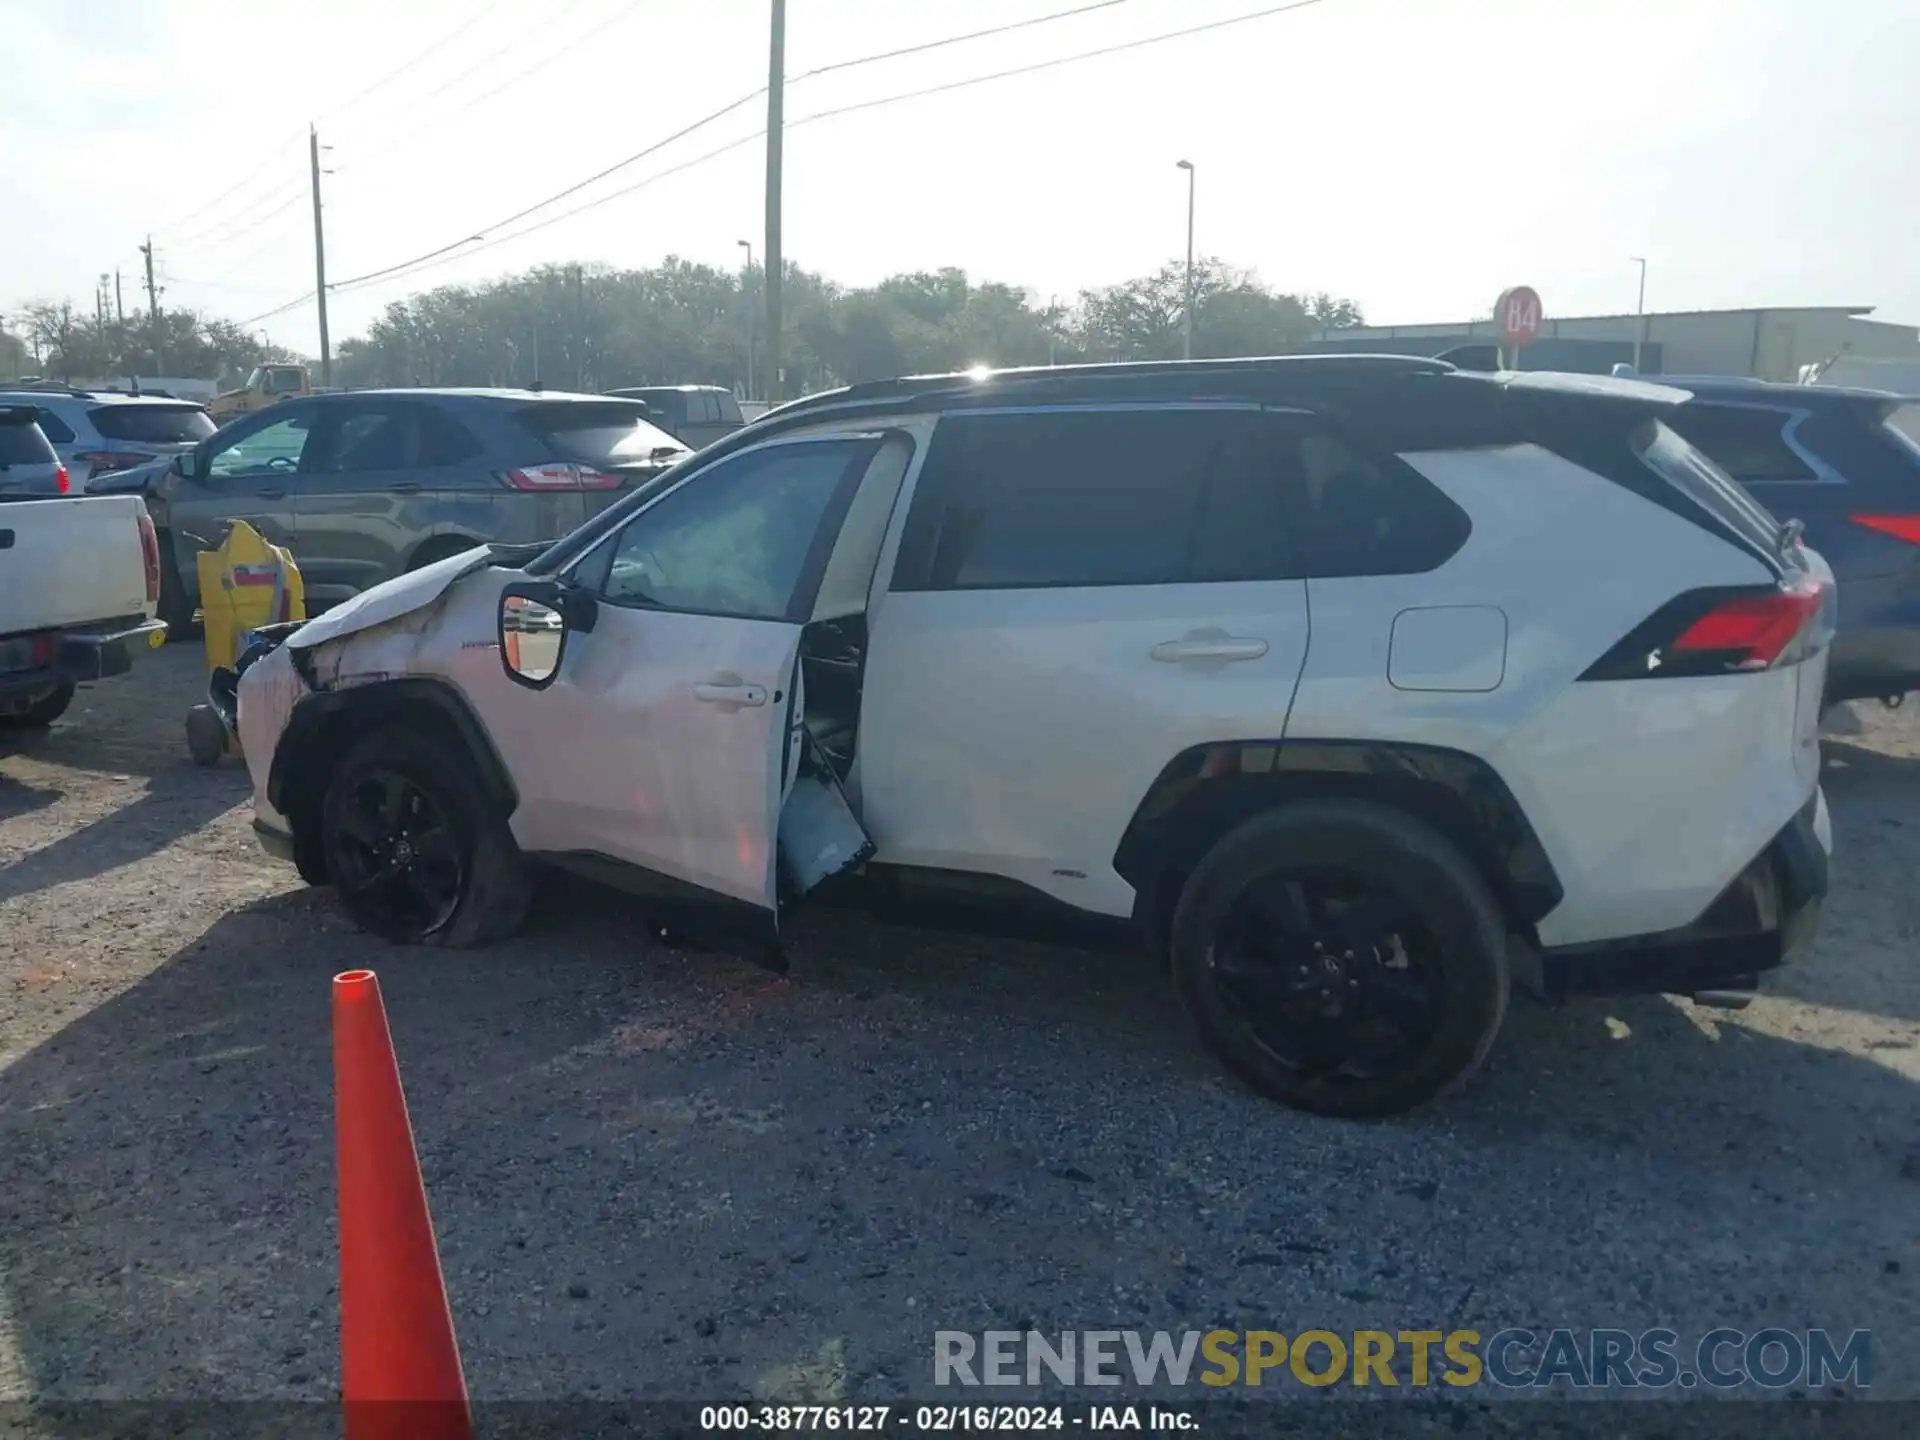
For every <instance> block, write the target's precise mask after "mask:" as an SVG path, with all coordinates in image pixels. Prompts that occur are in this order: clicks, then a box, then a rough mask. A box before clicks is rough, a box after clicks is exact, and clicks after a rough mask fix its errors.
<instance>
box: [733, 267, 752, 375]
mask: <svg viewBox="0 0 1920 1440" xmlns="http://www.w3.org/2000/svg"><path fill="white" fill-rule="evenodd" d="M734 243H735V244H737V245H738V246H739V247H740V248H741V249H742V250H744V251H746V252H747V268H746V273H745V274H743V275H742V276H741V277H740V298H741V299H742V300H745V299H746V296H747V282H748V281H750V280H752V279H753V242H752V241H751V240H737V241H735V242H734ZM747 399H748V400H752V399H753V319H752V317H751V316H749V317H748V319H747Z"/></svg>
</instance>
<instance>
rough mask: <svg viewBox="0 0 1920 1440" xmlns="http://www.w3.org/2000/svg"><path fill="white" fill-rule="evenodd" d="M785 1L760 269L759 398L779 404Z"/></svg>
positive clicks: (770, 113)
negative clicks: (763, 290)
mask: <svg viewBox="0 0 1920 1440" xmlns="http://www.w3.org/2000/svg"><path fill="white" fill-rule="evenodd" d="M786 82H787V0H773V31H772V44H771V46H770V47H769V51H768V56H767V243H766V248H765V250H764V252H763V258H762V271H763V274H764V277H765V283H766V287H767V344H766V351H767V353H766V366H767V377H766V384H765V385H764V386H762V387H761V398H762V399H764V400H765V401H766V402H767V403H768V404H769V405H778V404H779V403H780V400H781V398H782V397H781V393H780V349H781V346H780V280H781V268H782V265H783V263H784V262H783V261H782V260H781V256H780V150H781V141H782V139H783V138H784V137H783V135H782V132H783V131H784V129H785V128H786V113H785V112H786V93H785V92H786Z"/></svg>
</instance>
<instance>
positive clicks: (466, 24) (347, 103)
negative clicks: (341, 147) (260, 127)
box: [319, 0, 506, 120]
mask: <svg viewBox="0 0 1920 1440" xmlns="http://www.w3.org/2000/svg"><path fill="white" fill-rule="evenodd" d="M505 3H506V0H493V3H492V4H490V5H487V6H485V7H483V8H482V9H481V11H480V13H479V14H477V15H470V16H468V17H467V18H466V19H464V20H462V21H461V22H460V23H459V25H458V26H456V27H455V28H456V30H459V31H463V32H470V31H472V30H473V28H474V27H475V26H477V25H478V24H479V23H480V22H481V21H482V20H484V19H486V18H487V16H489V15H491V14H492V13H493V12H494V11H496V10H498V9H499V8H500V7H501V5H503V4H505ZM447 38H448V37H447V36H445V35H442V36H440V37H439V38H438V39H436V40H434V41H433V42H432V43H431V44H429V45H428V46H427V48H426V49H424V50H422V51H420V52H419V53H418V54H417V55H411V56H409V57H408V58H407V59H405V60H402V61H401V62H400V63H399V64H398V65H396V66H394V67H393V69H391V70H389V71H388V72H387V73H386V74H384V75H382V76H381V77H380V78H379V79H378V80H376V81H374V82H373V83H372V84H371V85H369V86H367V87H366V88H365V89H364V90H356V91H354V92H353V94H351V95H349V96H348V97H347V98H346V99H345V100H343V101H341V102H340V104H339V105H338V106H337V107H335V108H334V109H332V110H329V111H326V112H324V113H323V114H322V115H321V116H320V117H319V118H321V119H323V120H337V119H339V118H340V112H341V111H343V110H349V109H351V108H352V107H353V106H355V105H358V104H359V103H360V102H361V101H362V100H364V99H366V98H367V96H369V95H371V94H372V93H373V92H374V91H376V90H378V89H380V88H382V87H383V86H386V85H390V84H392V83H393V82H394V81H395V80H398V79H399V78H400V77H401V76H402V75H404V74H406V73H407V72H408V71H409V70H411V69H413V67H414V66H416V65H418V64H419V63H420V62H421V61H422V60H424V59H426V58H427V57H428V56H429V55H432V54H434V53H436V52H437V51H439V50H442V49H444V48H446V43H447Z"/></svg>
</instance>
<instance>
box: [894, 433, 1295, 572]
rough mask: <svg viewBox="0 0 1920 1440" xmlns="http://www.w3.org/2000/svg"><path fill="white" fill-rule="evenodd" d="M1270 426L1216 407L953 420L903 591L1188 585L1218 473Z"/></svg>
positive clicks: (909, 544)
mask: <svg viewBox="0 0 1920 1440" xmlns="http://www.w3.org/2000/svg"><path fill="white" fill-rule="evenodd" d="M1257 418H1258V417H1257V416H1256V415H1254V414H1252V413H1250V412H1224V411H1208V410H1114V411H1095V410H1082V411H1044V410H1034V411H1027V412H1022V413H1018V414H994V415H965V414H961V415H948V416H946V417H945V418H943V419H942V420H941V422H940V424H939V426H938V428H937V429H935V431H934V436H933V445H932V447H931V449H929V451H928V452H927V461H926V465H925V466H924V467H923V469H922V471H921V475H920V481H919V485H918V488H917V490H916V493H915V496H914V502H913V510H912V511H911V512H910V514H909V515H908V518H907V528H906V531H905V533H904V534H903V535H902V537H901V553H900V561H899V573H898V576H897V577H896V580H895V585H896V587H897V588H900V589H909V590H914V589H917V590H1019V589H1033V588H1039V587H1048V586H1098V585H1165V584H1172V583H1176V582H1179V581H1182V580H1186V579H1188V578H1189V555H1190V553H1191V550H1192V546H1193V542H1194V538H1195V534H1196V530H1197V527H1198V522H1199V521H1200V519H1201V516H1202V500H1203V498H1204V495H1205V490H1206V482H1207V477H1208V475H1209V473H1210V472H1211V470H1212V468H1213V467H1214V465H1215V464H1216V463H1217V462H1218V460H1219V458H1220V457H1221V455H1222V453H1223V451H1224V450H1225V449H1226V448H1227V447H1228V446H1229V445H1233V444H1237V443H1244V440H1245V438H1246V437H1248V436H1249V435H1251V434H1252V433H1253V427H1254V425H1255V424H1256V423H1257Z"/></svg>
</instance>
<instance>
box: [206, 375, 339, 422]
mask: <svg viewBox="0 0 1920 1440" xmlns="http://www.w3.org/2000/svg"><path fill="white" fill-rule="evenodd" d="M311 394H313V377H312V375H310V374H309V373H308V371H307V367H306V366H304V365H256V366H254V367H253V373H252V374H251V375H249V376H247V383H246V384H244V385H242V386H241V387H240V388H239V389H238V390H227V391H223V392H222V393H220V394H218V395H216V396H214V397H213V399H211V400H209V401H208V402H207V414H208V415H209V416H211V417H212V419H213V423H214V424H216V425H225V424H226V423H227V422H228V421H229V420H237V419H239V417H240V416H242V415H251V414H252V413H253V412H254V411H256V410H264V409H266V408H267V406H269V405H276V404H278V403H279V402H280V401H282V400H292V399H294V398H295V397H296V396H300V395H311Z"/></svg>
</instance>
